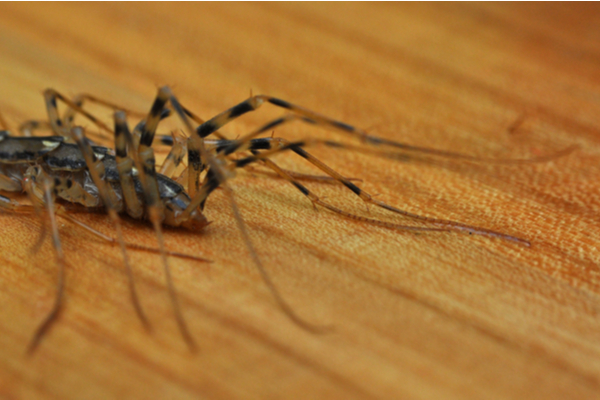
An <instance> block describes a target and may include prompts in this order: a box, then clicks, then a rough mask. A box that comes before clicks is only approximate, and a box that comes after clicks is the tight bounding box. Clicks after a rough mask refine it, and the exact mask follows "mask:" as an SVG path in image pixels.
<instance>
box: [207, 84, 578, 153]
mask: <svg viewBox="0 0 600 400" xmlns="http://www.w3.org/2000/svg"><path fill="white" fill-rule="evenodd" d="M265 102H268V103H271V104H273V105H275V106H277V107H280V108H283V109H286V110H289V111H291V112H293V113H294V115H296V116H298V118H295V119H288V120H287V121H282V123H287V122H291V121H292V120H300V121H302V122H305V123H308V124H312V125H318V126H321V127H324V128H328V129H333V130H335V131H338V132H342V133H346V134H349V135H350V136H352V137H355V138H357V139H360V140H361V141H362V142H364V143H367V144H370V145H374V146H388V147H392V148H396V149H399V150H403V151H411V152H418V153H422V154H429V155H435V156H440V157H446V158H453V159H458V160H466V161H474V162H485V163H499V164H512V163H522V162H545V161H547V159H548V157H551V158H555V157H557V156H562V155H565V154H568V153H570V152H571V151H573V150H574V149H575V148H576V146H572V147H570V148H569V149H565V150H563V151H561V152H559V153H558V155H554V156H546V157H541V158H539V159H514V160H508V159H493V158H481V157H473V156H469V155H465V154H460V153H454V152H449V151H443V150H436V149H430V148H425V147H420V146H412V145H408V144H405V143H400V142H396V141H393V140H388V139H384V138H380V137H377V136H373V135H370V134H368V133H367V132H366V131H364V130H362V129H359V128H355V127H354V126H352V125H348V124H346V123H344V122H341V121H336V120H334V119H332V118H329V117H326V116H324V115H322V114H319V113H317V112H314V111H311V110H309V109H307V108H304V107H300V106H297V105H294V104H292V103H289V102H287V101H285V100H281V99H277V98H275V97H271V96H267V95H258V96H253V97H250V98H249V99H247V100H245V101H243V102H241V103H240V104H238V105H236V106H234V107H232V108H230V109H229V110H227V111H224V112H222V113H220V114H218V115H217V116H215V117H213V118H211V119H209V120H208V121H206V122H205V123H204V124H202V125H200V126H199V127H198V128H197V129H196V133H197V134H198V135H199V136H201V137H203V138H204V137H207V136H208V135H210V134H212V133H213V132H215V131H216V130H217V129H220V128H222V127H223V126H224V125H226V124H228V123H229V122H231V121H233V120H235V119H236V118H238V117H240V116H241V115H243V114H245V113H247V112H250V111H255V110H256V109H258V108H259V107H260V106H262V105H263V104H264V103H265ZM250 137H254V136H250V135H248V136H246V137H245V138H242V139H241V140H244V139H247V138H250ZM567 150H568V151H567Z"/></svg>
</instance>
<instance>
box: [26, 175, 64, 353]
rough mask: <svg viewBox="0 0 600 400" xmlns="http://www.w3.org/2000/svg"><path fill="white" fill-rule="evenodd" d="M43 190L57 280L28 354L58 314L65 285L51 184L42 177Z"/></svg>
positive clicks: (28, 185)
mask: <svg viewBox="0 0 600 400" xmlns="http://www.w3.org/2000/svg"><path fill="white" fill-rule="evenodd" d="M32 185H33V183H32V182H31V181H26V182H25V189H26V190H27V191H28V193H29V194H30V197H32V196H34V195H33V190H32ZM42 186H43V191H44V200H43V203H44V204H45V205H46V210H47V212H48V217H49V223H50V232H51V233H52V244H53V246H54V250H55V252H56V261H57V263H58V281H57V285H56V298H55V300H54V305H53V306H52V310H51V311H50V313H49V314H48V315H47V316H46V318H45V319H44V321H43V322H42V323H41V324H40V326H39V327H38V329H37V330H36V332H35V334H34V335H33V338H32V340H31V342H30V344H29V347H28V349H27V352H28V353H29V354H31V353H33V352H34V351H35V349H36V348H37V346H38V345H39V343H40V341H41V339H42V337H43V336H44V335H45V334H46V332H48V329H50V326H51V325H52V323H53V322H54V321H55V320H56V318H57V317H58V314H59V313H60V310H61V305H62V298H63V293H64V285H65V255H64V253H63V251H62V246H61V243H60V238H59V236H58V227H57V224H56V215H55V213H54V198H53V192H52V184H51V183H50V181H49V180H48V179H44V181H43V182H42Z"/></svg>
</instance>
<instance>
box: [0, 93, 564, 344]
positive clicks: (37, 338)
mask: <svg viewBox="0 0 600 400" xmlns="http://www.w3.org/2000/svg"><path fill="white" fill-rule="evenodd" d="M44 101H45V106H46V112H47V120H44V121H37V120H28V121H25V122H23V123H22V124H21V125H20V126H19V134H17V135H13V134H12V133H11V132H9V130H8V127H7V126H6V123H5V122H4V120H3V119H0V124H2V125H3V126H2V127H1V129H2V130H0V192H3V193H4V194H0V210H1V211H3V212H6V213H13V214H19V213H32V214H36V215H37V216H39V217H40V218H41V219H42V220H43V221H44V224H43V225H42V226H43V228H42V234H43V235H45V234H46V232H49V233H50V234H51V237H52V244H53V247H54V251H55V254H56V264H57V268H58V280H57V286H56V297H55V300H54V304H53V307H52V309H51V311H50V313H49V314H48V315H47V316H46V318H45V319H44V320H43V321H42V322H41V323H40V325H39V327H38V329H37V330H36V331H35V332H34V333H33V336H32V339H31V341H30V344H29V346H28V349H27V351H28V352H29V353H32V352H34V351H35V349H36V348H37V347H38V345H39V344H40V342H41V341H42V339H43V338H44V337H45V336H46V335H47V334H48V332H49V330H50V328H51V326H52V325H53V324H54V323H55V322H56V320H57V317H58V314H59V311H60V310H61V307H62V306H63V305H62V303H63V297H64V286H65V280H64V274H65V265H66V259H67V257H68V255H66V254H65V253H64V251H63V249H62V246H61V241H60V235H59V229H58V224H57V218H63V219H65V220H67V221H69V222H71V223H73V224H76V225H78V226H80V227H81V228H82V229H87V230H88V231H90V232H92V233H93V234H96V235H98V236H100V237H102V238H103V239H105V240H107V241H112V242H116V243H118V245H119V248H120V251H121V255H122V260H123V265H124V267H125V271H126V275H127V279H128V282H129V292H130V296H131V300H132V302H133V305H134V308H135V312H136V314H137V316H138V318H139V319H140V320H141V321H142V323H143V325H144V326H145V327H147V328H148V327H149V322H148V318H147V313H146V311H145V310H144V308H143V306H142V302H141V301H140V298H139V295H138V293H137V289H136V282H135V277H134V274H133V272H132V269H131V263H130V261H129V257H128V251H130V250H132V249H137V250H143V251H152V252H156V253H158V254H160V257H161V264H162V267H163V269H164V273H165V277H166V287H167V290H168V293H169V297H170V301H171V303H172V304H171V306H172V309H173V314H174V317H175V319H176V321H177V324H178V328H179V331H180V333H181V336H182V338H183V340H184V341H185V342H186V343H187V345H188V346H189V348H190V349H191V350H194V349H196V348H197V344H196V340H195V339H194V337H193V335H192V333H191V332H190V330H189V328H188V325H187V323H186V320H185V318H184V314H183V311H182V307H181V305H180V303H179V300H178V296H177V291H176V288H175V285H174V284H173V278H172V272H171V269H170V266H169V258H170V257H188V258H192V259H195V260H197V261H200V262H207V261H211V260H207V259H205V258H203V257H202V255H193V254H192V255H190V254H184V253H179V252H174V251H171V250H170V249H167V248H166V247H165V241H164V233H163V230H164V227H165V226H168V227H172V228H176V229H184V230H189V231H196V232H197V231H201V230H203V229H204V228H205V227H206V226H207V225H209V224H210V222H209V221H208V220H207V218H206V216H205V214H204V210H205V207H206V205H207V200H208V199H209V197H210V196H211V194H213V193H214V191H215V190H216V189H220V190H222V191H223V192H224V193H225V194H226V198H227V199H228V201H229V204H230V208H231V210H232V213H233V215H234V217H235V221H236V225H237V229H238V231H239V233H240V235H241V237H242V238H243V241H244V243H245V246H246V248H247V250H248V253H249V255H250V259H251V263H252V264H253V265H254V266H255V267H256V269H257V271H258V272H259V274H260V276H261V278H262V281H263V282H264V284H265V285H266V287H267V288H268V290H269V291H270V293H271V294H272V297H273V298H274V300H275V301H276V303H277V305H278V307H279V308H280V310H281V311H282V312H283V313H284V314H285V315H286V316H287V317H288V318H289V320H290V321H291V322H292V323H294V324H296V325H298V326H299V327H301V328H302V329H305V330H307V331H310V332H315V333H319V332H325V331H327V330H328V329H329V327H328V326H325V325H321V324H315V323H313V322H310V321H307V320H305V319H304V318H302V317H301V316H300V315H298V314H297V313H296V312H295V311H294V309H293V308H292V307H291V306H290V304H289V303H288V302H287V301H286V300H285V298H284V297H283V295H282V294H281V293H280V291H279V290H278V289H277V287H276V285H275V284H274V282H273V281H272V280H271V278H270V276H269V274H268V273H267V268H265V265H263V262H262V260H261V258H260V257H259V256H258V254H257V252H256V250H255V245H254V243H253V240H252V236H251V232H250V231H249V229H248V227H247V225H246V223H245V222H244V218H243V216H242V213H241V212H240V207H239V205H238V200H237V198H236V194H235V193H234V190H233V189H232V187H231V185H230V184H229V182H230V181H231V180H232V179H234V178H235V177H236V170H238V169H241V168H251V167H252V166H253V165H256V164H258V165H260V166H261V167H263V168H266V169H268V170H270V171H271V172H272V173H274V174H275V175H276V176H278V177H279V178H281V179H283V180H285V181H287V182H289V184H290V185H292V186H293V187H294V188H295V189H297V191H298V193H299V194H300V195H301V196H304V197H305V198H307V199H308V200H309V201H310V202H311V203H312V204H313V206H314V207H315V208H321V209H325V210H327V211H329V212H330V213H332V214H336V215H338V216H340V217H342V218H346V219H350V220H354V221H358V222H360V223H364V224H367V225H372V226H378V227H382V228H385V229H390V230H394V231H404V232H438V233H439V232H454V233H457V234H467V235H479V236H485V237H488V238H490V240H502V241H508V242H513V243H516V244H518V245H521V246H526V247H527V246H530V244H531V243H530V240H529V239H527V238H520V237H517V236H513V235H510V234H506V233H502V232H498V231H494V230H491V229H487V228H484V227H480V226H474V225H469V224H464V223H461V222H458V221H453V220H446V219H439V218H431V217H427V216H423V215H419V214H415V213H412V212H408V211H405V210H403V209H400V208H398V207H395V206H392V205H390V204H387V203H385V202H383V201H381V200H379V199H377V198H375V196H374V195H372V194H370V193H368V192H367V191H365V190H364V189H363V188H361V187H360V186H359V183H355V182H356V179H352V178H349V177H346V176H344V175H343V174H342V173H340V172H338V171H336V170H334V169H333V168H331V167H329V166H328V165H327V164H326V163H325V162H324V161H322V160H321V159H320V158H317V157H315V156H314V155H313V154H311V153H310V152H309V151H308V150H307V149H308V148H310V147H312V146H326V147H329V148H335V149H342V150H347V151H357V152H360V151H374V152H376V153H379V154H395V153H397V152H404V153H416V154H423V155H427V156H432V157H442V158H450V159H454V160H462V161H467V162H482V163H497V164H520V163H540V162H548V161H550V160H553V159H556V158H558V157H562V156H565V155H567V154H569V153H571V152H572V151H573V150H574V149H575V147H569V148H566V149H564V150H562V151H559V152H556V153H554V154H551V155H548V156H544V157H537V158H526V159H493V158H480V157H474V156H469V155H466V154H460V153H455V152H450V151H443V150H436V149H432V148H426V147H418V146H413V145H409V144H405V143H401V142H397V141H392V140H389V139H385V138H383V137H378V136H375V135H372V134H370V133H368V132H367V131H366V130H363V129H360V128H356V127H354V126H353V125H350V124H347V123H345V122H341V121H338V120H336V119H333V118H329V117H327V116H325V115H322V114H320V113H318V112H315V111H312V110H310V109H308V108H304V107H301V106H298V105H295V104H293V103H290V102H288V101H285V100H281V99H278V98H275V97H272V96H268V95H251V96H250V97H249V98H248V99H246V100H244V101H242V102H240V103H239V104H237V105H235V106H233V107H231V108H229V109H227V110H225V111H223V112H221V113H219V114H217V115H216V116H214V117H212V118H210V119H207V120H203V119H201V118H200V117H199V116H198V115H196V114H195V113H194V112H192V111H191V110H190V109H188V108H187V107H185V106H184V105H183V104H182V103H181V102H180V101H179V99H178V97H176V96H175V94H174V93H173V91H172V90H171V89H170V88H169V87H167V86H164V87H161V88H159V89H158V93H157V95H156V97H155V99H154V101H153V102H152V104H151V107H150V110H149V111H148V113H135V112H132V111H130V110H128V109H126V108H124V107H122V106H120V105H118V104H115V103H112V102H109V101H106V100H104V99H100V98H97V97H95V96H92V95H89V94H81V95H77V96H75V97H73V98H68V97H67V96H65V95H63V94H61V93H60V92H58V91H57V90H54V89H47V90H45V91H44ZM59 102H60V103H61V106H62V107H64V108H65V111H64V112H63V113H62V114H61V113H59V107H58V103H59ZM86 102H93V103H96V104H99V105H100V106H104V107H108V108H109V109H111V110H112V112H113V115H112V119H113V122H114V125H113V126H112V127H110V126H109V125H107V124H106V123H104V122H102V121H101V120H100V119H99V118H97V117H96V116H94V115H93V114H92V113H90V112H89V111H87V110H86V108H85V107H84V105H85V103H86ZM266 104H269V105H271V106H273V107H276V108H278V109H280V110H283V112H284V114H283V115H282V116H281V117H279V118H276V119H273V120H271V121H268V122H267V123H265V124H263V125H261V126H259V127H258V128H256V129H254V130H252V131H251V132H250V133H248V134H246V135H243V136H241V137H238V138H236V139H231V138H228V137H227V136H226V135H225V134H223V133H222V130H223V128H224V127H226V125H228V124H229V123H231V122H232V121H234V120H236V119H237V118H239V117H240V116H242V115H244V114H247V113H249V112H254V111H257V110H258V109H259V108H260V107H261V106H263V105H266ZM76 115H79V116H80V117H81V118H85V119H87V120H88V121H90V122H91V123H92V124H93V125H95V126H96V127H97V128H99V129H100V130H101V131H102V132H104V134H105V135H107V136H108V137H112V138H113V139H114V148H111V147H106V146H102V145H100V144H97V143H95V142H94V140H93V139H90V137H88V136H89V135H88V134H87V128H84V127H82V126H79V125H76V124H75V116H76ZM132 117H138V118H139V121H137V124H136V125H135V126H133V129H131V128H130V125H129V119H130V118H132ZM168 118H171V119H176V120H177V123H178V124H179V126H180V132H181V133H180V134H177V135H176V134H171V135H162V134H159V133H157V132H158V128H159V126H160V125H161V123H162V121H164V120H166V119H168ZM293 122H299V123H302V124H307V125H309V126H311V127H312V128H314V130H315V132H318V131H319V129H318V128H321V129H320V130H321V131H322V130H330V131H334V132H337V133H339V134H340V135H341V136H343V137H344V139H343V140H341V141H333V140H330V139H328V138H327V139H326V138H322V137H319V136H317V135H316V134H315V135H314V137H307V138H305V139H303V140H293V141H292V140H288V139H285V138H283V137H275V136H274V135H272V132H274V130H275V129H276V128H277V129H279V128H281V127H282V126H283V125H286V124H290V123H293ZM38 130H48V131H50V133H51V134H50V135H45V136H41V135H38V134H37V133H38ZM269 135H270V136H269ZM352 140H353V141H355V142H358V144H356V143H354V144H353V143H350V141H352ZM157 143H158V144H160V145H164V146H168V147H170V150H169V153H168V155H167V157H166V159H165V160H164V162H163V163H162V165H160V166H158V165H157V162H156V155H155V148H154V147H153V145H156V144H157ZM280 154H290V155H294V156H297V157H299V158H300V159H302V160H304V161H305V162H307V163H308V164H311V165H312V166H314V167H316V168H317V169H318V170H320V171H321V173H322V174H323V175H320V176H309V175H306V174H302V173H299V172H295V171H290V170H287V169H284V168H282V167H280V166H279V165H278V164H277V163H276V162H275V161H274V160H273V158H274V156H276V155H280ZM182 168H183V172H181V173H179V172H177V171H180V170H181V169H182ZM303 178H313V179H323V180H328V181H331V182H333V183H336V184H339V185H341V186H343V187H344V188H345V189H346V190H348V193H349V194H351V195H353V196H357V197H358V198H359V199H360V200H362V201H363V202H364V203H365V204H366V205H367V206H372V207H377V208H380V209H382V210H384V212H387V213H389V214H391V215H393V214H395V215H399V216H402V217H404V218H408V219H410V220H413V221H414V222H416V223H418V224H420V225H419V226H415V225H403V224H400V223H396V222H390V221H388V220H382V219H377V218H371V217H365V216H362V215H358V214H355V213H353V212H351V211H348V210H346V209H342V208H340V207H338V206H335V205H333V204H332V203H330V202H329V201H326V199H325V198H322V197H319V196H318V195H317V194H316V193H315V192H313V191H311V190H309V189H308V188H307V187H306V186H305V185H304V184H303V183H302V182H301V181H302V180H303ZM9 192H25V193H26V194H27V197H28V199H29V202H28V203H26V202H23V201H17V200H15V199H13V198H11V197H9V196H8V195H7V193H9ZM5 194H6V195H5ZM71 205H77V206H79V207H84V208H86V209H94V210H101V211H102V212H104V213H105V214H106V215H108V218H109V219H110V221H111V223H112V225H113V226H114V230H115V233H116V238H112V237H108V236H106V235H103V234H101V233H100V232H97V231H96V230H94V229H93V228H92V227H90V226H87V225H86V224H84V223H82V222H81V221H79V220H78V219H77V218H75V217H74V216H73V215H71V213H70V212H69V209H70V207H71ZM123 215H126V216H128V217H130V218H133V219H135V220H140V221H146V222H147V223H149V224H150V225H151V226H152V228H153V230H154V234H155V236H156V244H157V247H156V248H148V247H144V246H140V245H137V244H133V243H129V242H128V241H127V239H126V238H125V237H124V234H123V230H122V228H121V218H123Z"/></svg>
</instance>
